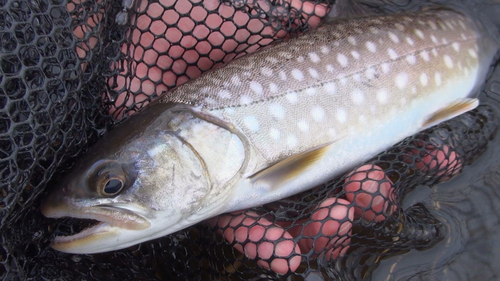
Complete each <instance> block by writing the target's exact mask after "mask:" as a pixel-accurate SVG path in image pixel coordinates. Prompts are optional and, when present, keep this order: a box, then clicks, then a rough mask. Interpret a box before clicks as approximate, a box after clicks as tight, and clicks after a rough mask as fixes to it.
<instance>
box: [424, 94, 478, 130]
mask: <svg viewBox="0 0 500 281" xmlns="http://www.w3.org/2000/svg"><path fill="white" fill-rule="evenodd" d="M478 105H479V100H478V99H476V98H472V99H471V98H464V99H459V100H456V101H455V102H453V103H451V104H450V105H448V106H447V107H445V108H442V109H440V110H439V111H437V112H435V113H434V114H432V115H431V116H430V117H429V118H428V119H427V120H426V121H425V122H424V124H423V125H422V129H427V128H430V127H432V126H434V125H437V124H439V123H441V122H444V121H446V120H450V119H452V118H454V117H457V116H458V115H460V114H462V113H465V112H467V111H469V110H473V109H474V108H476V107H477V106H478Z"/></svg>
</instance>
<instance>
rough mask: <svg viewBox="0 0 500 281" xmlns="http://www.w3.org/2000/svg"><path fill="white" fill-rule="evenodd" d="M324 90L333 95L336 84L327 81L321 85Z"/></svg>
mask: <svg viewBox="0 0 500 281" xmlns="http://www.w3.org/2000/svg"><path fill="white" fill-rule="evenodd" d="M323 88H324V89H325V91H326V92H327V93H328V94H330V95H335V94H336V93H337V86H336V85H335V83H334V82H327V83H325V85H323Z"/></svg>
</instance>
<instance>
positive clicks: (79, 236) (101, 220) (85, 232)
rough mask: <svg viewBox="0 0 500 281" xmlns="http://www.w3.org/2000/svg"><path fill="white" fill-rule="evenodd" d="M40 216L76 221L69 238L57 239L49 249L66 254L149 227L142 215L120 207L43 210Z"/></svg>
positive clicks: (102, 206) (103, 206) (61, 237)
mask: <svg viewBox="0 0 500 281" xmlns="http://www.w3.org/2000/svg"><path fill="white" fill-rule="evenodd" d="M43 213H44V215H45V216H47V217H49V218H61V217H69V218H71V219H72V220H75V222H74V223H72V226H73V228H72V229H71V230H72V231H71V232H74V231H76V233H72V234H69V235H61V236H56V237H55V238H54V239H53V241H52V243H51V246H52V248H54V249H56V250H60V251H63V252H65V250H66V251H67V250H68V249H70V248H74V247H81V246H84V245H85V244H88V243H92V241H94V240H97V239H101V238H103V237H105V236H110V235H116V233H118V232H119V231H122V230H124V229H126V230H143V229H147V228H149V227H150V226H151V223H150V222H149V221H148V220H147V219H146V218H145V217H143V216H142V215H139V214H136V213H135V212H134V211H132V210H129V209H128V208H127V209H126V208H123V207H121V206H112V205H98V206H91V207H84V208H77V209H74V208H72V209H71V211H64V209H63V208H53V209H51V208H43Z"/></svg>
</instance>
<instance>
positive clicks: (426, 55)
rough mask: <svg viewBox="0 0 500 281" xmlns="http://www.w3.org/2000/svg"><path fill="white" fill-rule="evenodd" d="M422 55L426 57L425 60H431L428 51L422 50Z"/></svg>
mask: <svg viewBox="0 0 500 281" xmlns="http://www.w3.org/2000/svg"><path fill="white" fill-rule="evenodd" d="M420 56H421V57H422V58H423V59H424V61H429V60H430V59H431V58H430V57H429V53H428V52H427V51H425V50H424V51H422V52H421V53H420Z"/></svg>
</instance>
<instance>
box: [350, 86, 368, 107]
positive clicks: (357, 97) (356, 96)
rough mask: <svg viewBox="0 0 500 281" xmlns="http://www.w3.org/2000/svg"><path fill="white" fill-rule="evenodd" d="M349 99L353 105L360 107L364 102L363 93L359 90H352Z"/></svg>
mask: <svg viewBox="0 0 500 281" xmlns="http://www.w3.org/2000/svg"><path fill="white" fill-rule="evenodd" d="M351 99H352V102H353V103H354V104H355V105H361V104H362V103H363V102H364V101H365V93H363V91H361V90H360V89H354V90H353V91H352V93H351Z"/></svg>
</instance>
